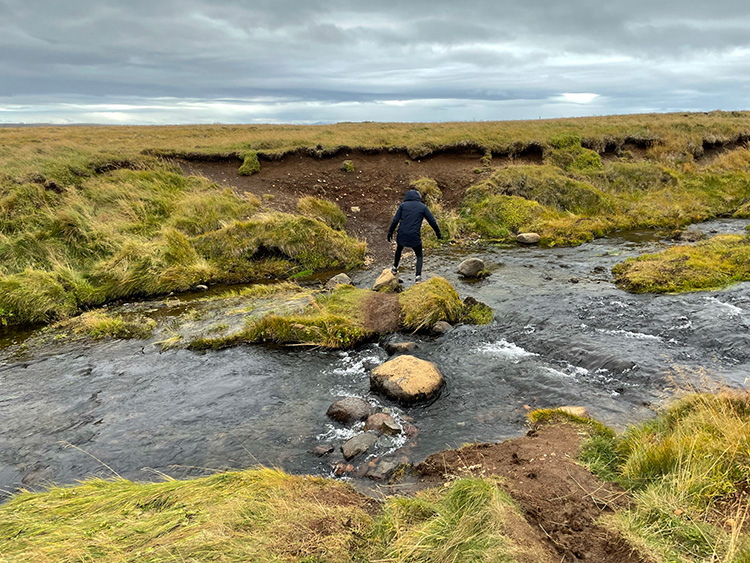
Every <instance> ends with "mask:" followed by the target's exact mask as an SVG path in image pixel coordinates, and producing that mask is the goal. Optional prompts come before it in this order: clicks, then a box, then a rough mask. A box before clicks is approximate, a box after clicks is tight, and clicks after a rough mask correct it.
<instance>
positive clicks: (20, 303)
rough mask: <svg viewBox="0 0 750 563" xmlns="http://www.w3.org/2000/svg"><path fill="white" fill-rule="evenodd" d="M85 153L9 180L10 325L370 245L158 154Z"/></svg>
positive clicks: (286, 271)
mask: <svg viewBox="0 0 750 563" xmlns="http://www.w3.org/2000/svg"><path fill="white" fill-rule="evenodd" d="M74 156H75V157H76V158H78V159H83V160H82V161H81V162H78V161H74V162H72V163H71V162H68V161H67V160H66V158H67V157H65V156H59V157H56V158H57V159H56V160H55V158H51V159H50V160H49V161H47V160H44V161H42V162H41V163H38V166H39V168H40V169H41V170H44V171H45V174H46V175H45V176H43V177H42V176H40V177H31V178H30V179H24V178H23V177H22V178H21V180H19V179H18V178H16V179H12V178H11V179H8V178H5V179H4V180H2V183H0V318H2V322H3V323H5V324H8V323H29V322H31V323H33V322H47V321H50V320H54V319H60V318H65V317H68V316H70V315H73V314H75V313H76V312H77V311H79V310H81V309H85V308H88V307H92V306H96V305H99V304H102V303H105V302H107V301H111V300H113V299H119V298H123V297H129V296H133V295H153V294H160V293H168V292H170V291H184V290H187V289H189V288H191V287H193V286H195V285H196V284H199V283H204V282H236V281H249V280H255V279H264V278H267V277H287V276H289V275H291V274H293V273H295V272H297V271H300V270H319V269H330V268H337V267H338V268H343V267H351V266H353V265H356V264H358V263H359V262H360V261H361V259H362V256H363V255H364V243H360V242H357V241H353V240H351V239H349V238H348V237H347V236H346V235H345V234H343V233H340V232H337V231H333V230H331V229H330V228H329V227H327V226H326V225H325V224H323V223H321V222H319V221H317V220H315V219H306V218H299V217H292V216H287V215H282V214H273V213H261V211H262V210H261V209H260V202H259V201H258V200H257V199H255V198H254V197H252V196H250V197H244V198H242V197H238V196H236V195H235V194H233V193H232V192H231V191H229V190H226V189H222V188H219V187H218V186H216V185H215V184H212V183H210V182H208V181H207V180H205V179H202V178H197V177H185V176H183V175H182V174H181V173H178V171H176V170H174V169H173V168H172V167H171V166H170V165H165V164H161V163H159V162H157V161H156V160H154V159H144V160H143V161H138V165H137V166H136V165H135V164H133V165H132V166H131V167H130V168H125V169H112V170H110V168H111V167H112V166H115V164H116V165H123V163H121V162H120V163H112V162H109V161H107V162H109V164H106V163H105V164H102V162H103V161H101V159H97V158H95V157H94V156H91V155H88V156H89V160H85V159H84V156H85V155H82V154H81V153H79V152H76V153H74ZM71 158H72V157H71ZM92 162H93V164H92ZM53 164H55V165H54V166H53ZM97 170H99V172H97ZM27 180H28V181H27ZM19 182H20V183H19Z"/></svg>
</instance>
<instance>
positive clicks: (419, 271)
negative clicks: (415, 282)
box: [393, 244, 422, 276]
mask: <svg viewBox="0 0 750 563" xmlns="http://www.w3.org/2000/svg"><path fill="white" fill-rule="evenodd" d="M411 249H412V250H413V251H414V254H415V255H416V256H417V275H418V276H421V275H422V245H421V244H420V245H418V246H413V247H411ZM403 251H404V247H403V246H401V245H400V244H396V256H394V257H393V267H394V268H398V263H399V262H401V253H402V252H403Z"/></svg>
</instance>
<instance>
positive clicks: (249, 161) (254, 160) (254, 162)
mask: <svg viewBox="0 0 750 563" xmlns="http://www.w3.org/2000/svg"><path fill="white" fill-rule="evenodd" d="M258 172H260V161H259V160H258V153H257V152H256V151H250V152H248V153H246V154H245V159H244V160H243V161H242V166H240V169H239V170H238V171H237V173H238V174H239V175H240V176H252V175H253V174H256V173H258Z"/></svg>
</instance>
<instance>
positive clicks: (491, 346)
mask: <svg viewBox="0 0 750 563" xmlns="http://www.w3.org/2000/svg"><path fill="white" fill-rule="evenodd" d="M474 351H475V352H479V353H481V354H492V355H493V356H502V357H505V358H508V359H509V360H510V361H512V362H513V363H514V364H517V363H518V362H520V361H521V359H522V358H528V357H531V356H538V355H539V354H534V353H533V352H529V351H528V350H524V349H523V348H521V347H520V346H517V345H516V344H513V343H512V342H508V341H507V340H498V341H496V342H489V343H487V344H482V345H481V346H477V347H476V348H475V349H474Z"/></svg>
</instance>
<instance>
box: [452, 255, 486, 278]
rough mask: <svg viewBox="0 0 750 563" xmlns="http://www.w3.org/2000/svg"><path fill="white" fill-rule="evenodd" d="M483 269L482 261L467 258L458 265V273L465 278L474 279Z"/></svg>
mask: <svg viewBox="0 0 750 563" xmlns="http://www.w3.org/2000/svg"><path fill="white" fill-rule="evenodd" d="M484 269H485V264H484V260H482V259H480V258H467V259H466V260H464V261H463V262H461V263H460V264H459V265H458V273H459V274H460V275H462V276H464V277H467V278H476V277H477V276H479V274H480V272H482V271H483V270H484Z"/></svg>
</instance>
